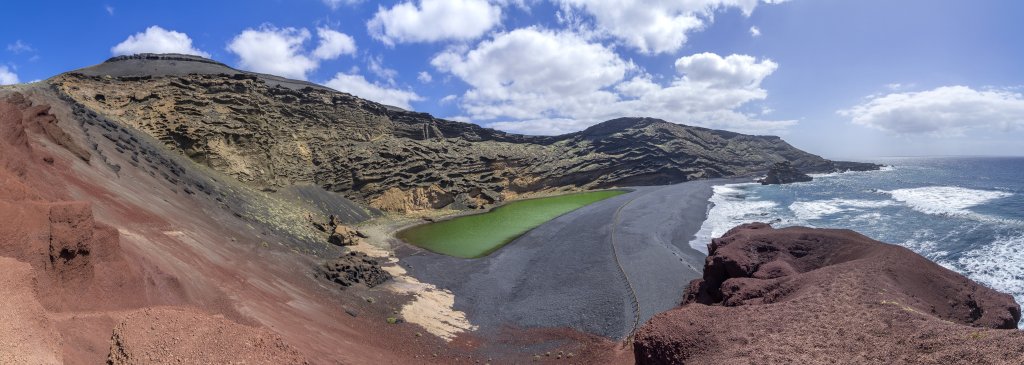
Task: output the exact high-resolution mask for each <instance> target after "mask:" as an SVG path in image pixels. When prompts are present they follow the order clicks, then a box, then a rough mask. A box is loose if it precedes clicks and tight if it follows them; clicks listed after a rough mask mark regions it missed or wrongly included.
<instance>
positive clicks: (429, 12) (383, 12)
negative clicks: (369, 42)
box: [366, 0, 501, 45]
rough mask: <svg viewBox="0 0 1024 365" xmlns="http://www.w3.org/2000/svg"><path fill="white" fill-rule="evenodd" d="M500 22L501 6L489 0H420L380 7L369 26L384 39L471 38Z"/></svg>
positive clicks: (373, 33)
mask: <svg viewBox="0 0 1024 365" xmlns="http://www.w3.org/2000/svg"><path fill="white" fill-rule="evenodd" d="M500 22H501V7H500V6H498V5H492V4H491V3H489V2H488V1H487V0H418V1H417V2H416V3H413V2H412V1H407V2H402V3H399V4H396V5H395V6H393V7H391V8H390V9H387V8H384V7H380V8H379V9H378V10H377V13H376V14H375V15H374V16H373V18H372V19H370V21H368V22H367V23H366V27H367V29H368V30H369V32H370V35H371V36H373V37H374V38H376V39H378V40H380V41H381V42H384V43H385V44H389V45H394V44H395V43H415V42H435V41H442V40H469V39H475V38H478V37H480V36H482V35H483V34H484V33H486V32H487V31H488V30H490V29H491V28H494V27H495V26H496V25H498V24H499V23H500Z"/></svg>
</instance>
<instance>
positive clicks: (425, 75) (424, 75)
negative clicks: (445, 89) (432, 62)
mask: <svg viewBox="0 0 1024 365" xmlns="http://www.w3.org/2000/svg"><path fill="white" fill-rule="evenodd" d="M416 79H417V80H420V82H422V83H424V84H427V83H430V81H433V80H434V77H433V76H430V73H429V72H427V71H420V73H419V75H416Z"/></svg>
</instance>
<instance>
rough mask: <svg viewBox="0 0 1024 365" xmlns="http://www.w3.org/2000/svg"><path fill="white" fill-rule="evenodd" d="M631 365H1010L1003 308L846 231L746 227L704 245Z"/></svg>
mask: <svg viewBox="0 0 1024 365" xmlns="http://www.w3.org/2000/svg"><path fill="white" fill-rule="evenodd" d="M709 252H710V255H709V256H708V258H707V261H706V264H705V267H704V276H703V278H701V279H697V280H694V281H693V282H691V283H690V287H689V290H688V291H687V293H686V299H685V302H684V304H683V306H682V307H680V308H677V309H674V310H671V311H668V312H665V313H662V314H659V315H657V316H655V317H654V318H653V319H651V320H650V321H649V322H648V323H647V324H645V325H644V326H643V327H641V328H640V330H639V331H638V332H637V334H636V337H635V342H634V352H635V355H636V360H637V363H638V364H691V363H692V364H705V363H723V364H726V363H766V364H774V363H780V364H783V363H800V364H853V363H902V364H911V363H912V364H977V363H989V364H1020V363H1024V333H1021V332H1020V331H1016V330H1006V329H1015V328H1016V327H1017V322H1018V321H1019V320H1020V316H1021V312H1020V306H1019V305H1018V304H1017V303H1016V302H1014V300H1013V297H1011V296H1010V295H1007V294H1003V293H999V292H996V291H994V290H992V289H989V288H986V287H984V286H982V285H979V284H977V283H975V282H973V281H971V280H969V279H967V278H965V277H963V276H961V275H959V274H957V273H955V272H952V271H950V270H947V269H945V268H943V267H941V266H939V265H937V264H935V263H933V262H931V261H928V260H927V259H925V258H923V257H921V256H919V255H917V254H915V253H913V252H911V251H910V250H907V249H905V248H902V247H899V246H894V245H889V244H885V243H881V242H878V241H874V240H871V239H869V238H867V237H864V236H862V235H860V234H857V233H855V232H852V231H848V230H828V229H810V228H801V227H791V228H784V229H773V228H772V227H770V226H768V225H767V224H760V223H758V224H749V225H743V226H740V227H737V228H734V229H732V230H730V231H729V232H728V233H726V234H725V235H724V236H722V237H721V238H717V239H714V240H713V241H712V243H711V245H710V246H709Z"/></svg>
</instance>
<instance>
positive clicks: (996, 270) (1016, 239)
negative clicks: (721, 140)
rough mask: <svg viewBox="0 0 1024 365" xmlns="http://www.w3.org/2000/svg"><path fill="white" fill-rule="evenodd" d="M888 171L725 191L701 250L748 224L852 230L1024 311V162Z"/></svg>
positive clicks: (909, 161) (914, 161) (975, 161)
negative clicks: (998, 295) (959, 276)
mask: <svg viewBox="0 0 1024 365" xmlns="http://www.w3.org/2000/svg"><path fill="white" fill-rule="evenodd" d="M871 162H877V163H882V164H886V165H889V166H890V167H886V168H883V169H882V170H881V171H869V172H851V173H838V174H824V175H812V176H814V181H812V182H807V183H796V184H789V185H767V186H763V185H760V184H757V183H753V182H751V183H742V184H730V185H721V186H716V187H715V188H714V189H715V190H714V196H713V197H712V198H711V204H710V209H709V211H708V219H707V220H706V221H705V222H704V224H703V226H702V227H701V229H700V231H699V232H698V233H697V235H696V238H695V239H694V240H693V241H691V242H690V246H691V247H693V248H694V249H696V250H698V251H701V252H705V253H706V252H707V243H709V242H710V241H711V238H713V237H719V236H721V235H722V234H724V233H725V232H726V231H728V230H729V229H730V228H732V227H735V226H736V225H738V224H741V223H746V222H768V223H772V225H773V226H774V227H777V228H778V227H787V226H794V225H800V226H810V227H819V228H847V229H852V230H855V231H857V232H860V233H862V234H864V235H866V236H868V237H871V238H874V239H876V240H879V241H882V242H888V243H892V244H896V245H900V246H903V247H906V248H909V249H911V250H913V251H914V252H917V253H918V254H920V255H922V256H924V257H927V258H928V259H930V260H932V261H934V262H936V263H938V264H940V265H942V266H944V267H946V268H949V269H950V270H953V271H956V272H959V273H961V274H963V275H965V276H967V277H969V278H971V279H973V280H975V281H977V282H980V283H982V284H984V285H986V286H988V287H991V288H993V289H996V290H999V291H1001V292H1004V293H1009V294H1011V295H1013V296H1014V297H1015V298H1016V299H1017V302H1018V303H1024V158H1010V157H1007V158H994V157H942V158H889V159H880V160H876V161H871Z"/></svg>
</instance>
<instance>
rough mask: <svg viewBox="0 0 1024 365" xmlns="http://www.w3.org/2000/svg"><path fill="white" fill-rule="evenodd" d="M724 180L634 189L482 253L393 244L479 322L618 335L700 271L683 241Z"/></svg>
mask: <svg viewBox="0 0 1024 365" xmlns="http://www.w3.org/2000/svg"><path fill="white" fill-rule="evenodd" d="M724 182H725V181H724V180H717V181H715V180H712V181H694V182H687V183H682V184H677V185H669V186H653V187H638V188H633V189H634V191H633V192H630V193H628V194H624V195H621V196H618V197H614V198H611V199H608V200H604V201H601V202H598V203H595V204H592V205H589V206H586V207H584V208H581V209H579V210H576V211H574V212H571V213H569V214H566V215H563V216H561V217H559V218H556V219H554V220H552V221H550V222H548V223H545V224H544V225H542V226H540V227H537V228H536V229H534V230H532V231H530V232H529V233H527V234H526V235H524V236H522V237H520V238H518V239H517V240H515V241H513V242H512V243H510V244H508V245H507V246H506V247H504V248H502V249H500V250H498V251H497V252H495V253H494V254H492V255H490V256H487V257H484V258H480V259H460V258H454V257H449V256H444V255H439V254H435V253H431V252H428V251H425V250H420V249H417V248H415V247H413V246H411V245H406V244H401V245H400V246H402V247H398V249H397V250H396V252H397V254H398V255H399V257H400V258H401V261H402V263H403V265H404V266H407V269H408V270H409V272H410V274H412V275H413V276H415V277H417V278H418V279H419V280H421V281H424V282H429V283H431V284H435V285H437V286H438V287H440V288H444V289H447V290H450V291H452V292H453V293H454V294H455V298H456V299H455V308H456V309H457V310H461V311H464V312H466V313H467V315H468V317H469V319H470V321H471V322H472V323H473V324H475V325H478V326H480V328H481V331H489V330H495V329H498V328H501V327H502V326H505V325H511V326H518V327H524V328H528V327H569V328H573V329H576V330H580V331H583V332H587V333H591V334H595V335H601V336H605V337H609V338H613V339H621V338H625V337H627V336H629V335H630V334H631V333H632V331H633V330H634V328H635V326H637V325H638V324H642V323H643V322H645V321H646V320H647V319H649V318H651V317H652V316H653V315H655V314H657V313H659V312H662V311H665V310H668V309H671V308H673V307H675V306H677V305H679V303H680V302H681V300H682V294H683V292H684V290H685V286H686V283H687V282H689V280H691V279H694V278H697V277H698V276H699V275H700V271H699V270H700V268H701V267H703V263H704V254H703V253H701V252H697V251H695V250H693V249H692V248H690V247H689V245H688V242H689V241H690V239H691V238H692V237H693V235H694V234H695V233H696V232H697V231H698V230H699V229H700V226H701V224H702V222H703V221H704V219H705V218H706V214H707V203H708V200H709V199H710V197H711V194H712V189H711V187H712V186H714V185H716V184H720V183H724ZM627 278H628V279H627ZM637 308H638V309H639V312H638V311H637Z"/></svg>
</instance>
